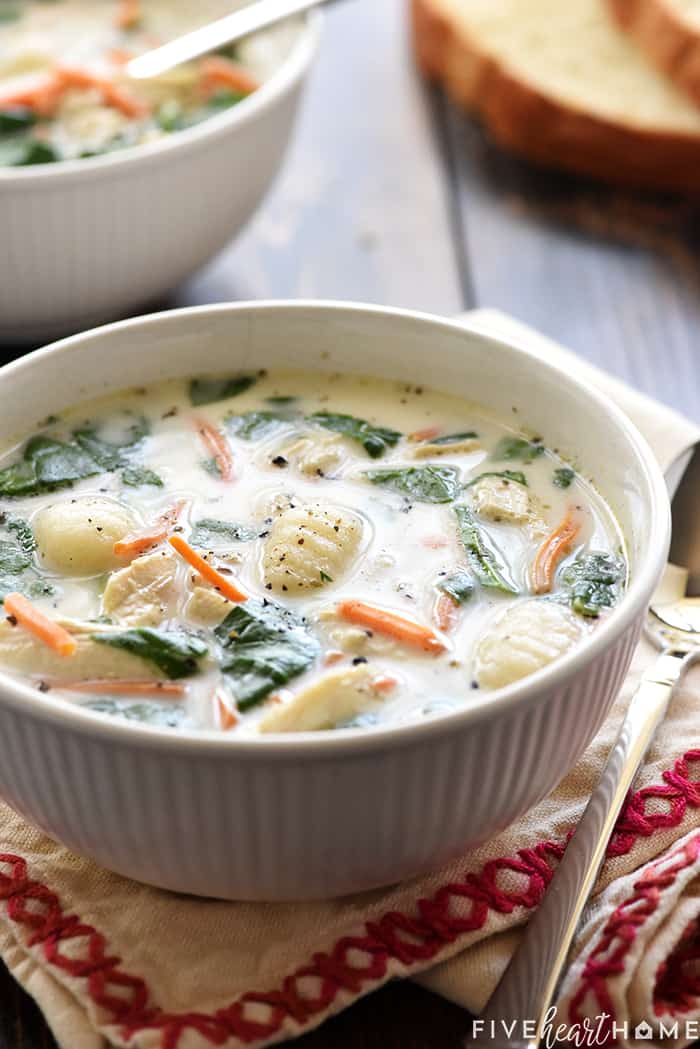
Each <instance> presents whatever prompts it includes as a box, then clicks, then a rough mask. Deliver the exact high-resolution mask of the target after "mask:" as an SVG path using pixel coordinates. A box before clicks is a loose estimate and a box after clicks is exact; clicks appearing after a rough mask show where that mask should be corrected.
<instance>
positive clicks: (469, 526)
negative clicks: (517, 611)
mask: <svg viewBox="0 0 700 1049" xmlns="http://www.w3.org/2000/svg"><path fill="white" fill-rule="evenodd" d="M454 510H455V514H456V516H457V525H458V531H459V538H460V539H461V541H462V544H463V546H464V549H465V550H466V553H467V557H468V558H469V564H470V567H471V569H472V571H473V573H474V575H475V576H476V578H477V579H478V581H479V582H480V583H481V585H482V586H488V587H493V588H494V589H495V590H502V591H503V593H505V594H517V593H518V588H517V586H515V584H514V583H513V581H512V580H511V579H510V578H509V577H508V574H507V569H506V568H505V567H504V566H503V565H502V564H501V562H500V560H499V555H498V552H497V551H496V549H495V548H494V546H493V544H492V543H491V541H490V539H489V537H488V535H487V533H486V532H485V531H484V529H483V528H481V527H480V525H479V524H477V521H476V518H475V517H474V514H473V513H472V511H471V510H470V509H469V507H467V506H463V505H460V506H455V508H454Z"/></svg>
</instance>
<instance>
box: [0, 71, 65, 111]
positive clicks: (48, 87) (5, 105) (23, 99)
mask: <svg viewBox="0 0 700 1049" xmlns="http://www.w3.org/2000/svg"><path fill="white" fill-rule="evenodd" d="M62 93H63V87H62V85H61V83H60V81H59V78H58V74H57V73H55V72H54V73H49V74H48V75H44V74H42V75H41V76H39V77H36V78H34V79H33V81H32V82H31V84H29V85H27V86H25V87H22V88H19V89H17V90H16V91H11V92H10V93H9V94H5V95H0V109H11V108H12V107H13V106H26V107H27V108H28V109H32V110H34V112H35V113H37V114H38V115H39V116H49V115H50V114H51V113H53V111H54V109H55V108H56V105H57V104H58V101H59V99H60V97H61V94H62Z"/></svg>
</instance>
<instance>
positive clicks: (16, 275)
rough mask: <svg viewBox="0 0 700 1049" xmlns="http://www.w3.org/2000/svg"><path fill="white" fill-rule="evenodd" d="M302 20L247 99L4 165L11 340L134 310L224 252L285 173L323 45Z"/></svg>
mask: <svg viewBox="0 0 700 1049" xmlns="http://www.w3.org/2000/svg"><path fill="white" fill-rule="evenodd" d="M319 31H320V16H319V14H318V13H317V12H316V13H312V14H310V15H307V16H306V18H305V19H303V20H300V28H299V32H298V36H297V38H296V40H295V41H294V43H293V44H292V46H291V50H290V51H289V53H288V54H287V57H286V58H285V59H284V60H283V61H282V62H281V64H280V67H279V69H277V71H276V72H275V73H273V74H272V75H271V76H270V77H269V79H267V80H266V81H265V82H264V83H263V84H262V86H261V87H260V88H259V89H258V90H257V91H256V92H255V93H254V94H252V95H250V96H249V97H248V98H246V99H244V100H243V101H242V102H239V103H238V105H236V106H234V107H233V108H231V109H229V110H227V111H226V112H224V113H222V114H220V115H218V116H213V117H210V118H208V119H207V120H205V121H203V122H202V123H201V124H198V125H196V126H195V127H192V128H189V129H187V130H184V131H178V132H176V133H173V134H172V135H167V136H165V137H164V138H161V139H158V140H157V141H155V142H152V143H149V144H146V145H139V146H134V147H132V148H125V149H122V150H116V151H115V152H113V153H109V154H105V155H102V156H98V157H91V158H85V159H83V160H74V161H63V162H59V163H56V164H41V165H36V166H32V167H23V168H0V245H1V250H0V343H18V344H20V343H36V342H38V341H42V340H44V341H45V340H46V339H48V338H56V337H57V336H58V335H62V334H66V333H68V332H74V331H78V330H80V329H81V328H88V327H92V326H94V325H95V324H99V323H102V322H103V321H105V320H111V319H113V318H115V317H119V316H123V315H124V314H126V313H129V312H133V311H134V309H135V308H137V307H139V306H143V305H144V304H146V303H148V302H152V301H153V300H155V299H156V298H157V297H158V296H161V295H164V294H166V293H167V292H168V291H170V290H171V289H172V288H173V287H175V286H176V285H177V284H178V283H179V282H180V281H182V280H184V279H185V278H186V277H188V276H189V275H190V274H191V273H192V272H194V270H196V269H197V268H198V267H200V266H202V265H203V264H204V263H205V262H207V261H208V260H209V259H211V258H212V257H213V256H214V255H215V254H216V253H217V252H218V251H220V250H221V249H222V248H223V247H224V246H225V245H226V243H227V242H228V241H229V240H230V239H231V237H232V236H233V235H234V234H235V233H237V232H238V231H239V230H240V228H241V227H242V226H243V225H244V224H245V222H246V221H247V220H248V219H249V218H250V217H251V215H252V214H253V212H254V211H255V209H256V208H257V206H258V204H259V203H260V201H261V200H262V198H263V196H264V195H265V193H266V192H267V190H268V188H269V187H270V184H271V182H272V180H273V178H274V176H275V175H276V174H277V171H278V169H279V168H280V165H281V163H282V159H283V156H284V153H285V150H286V147H287V144H288V141H289V139H290V136H291V132H292V128H293V125H294V118H295V115H296V111H297V107H298V104H299V100H300V96H301V89H302V86H303V83H304V80H305V77H306V74H307V72H308V70H309V67H310V65H311V62H312V59H313V57H314V55H315V52H316V48H317V45H318V39H319Z"/></svg>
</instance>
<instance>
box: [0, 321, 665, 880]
mask: <svg viewBox="0 0 700 1049" xmlns="http://www.w3.org/2000/svg"><path fill="white" fill-rule="evenodd" d="M291 362H293V363H294V364H295V365H297V366H306V367H311V368H318V369H320V370H324V371H335V370H338V369H343V370H346V371H354V372H359V373H364V374H370V375H376V376H383V377H395V378H398V379H403V380H406V381H411V382H414V383H425V384H430V385H432V386H435V387H437V388H443V389H448V390H450V391H451V392H454V393H461V394H464V395H465V396H467V397H469V398H470V399H473V400H476V401H479V402H482V403H484V404H487V405H489V406H491V407H492V408H494V409H495V410H496V411H499V412H502V413H504V414H505V413H506V412H507V413H510V411H511V408H512V407H513V406H515V407H517V408H518V409H519V416H518V418H519V419H521V421H522V422H523V424H530V425H532V426H534V427H535V428H536V429H537V430H538V432H540V433H542V434H543V436H544V437H545V439H546V440H547V442H548V443H550V444H552V445H554V446H556V447H558V448H559V449H561V450H562V451H564V452H566V451H570V452H573V451H576V452H577V453H578V455H577V459H578V462H579V463H580V465H581V468H582V469H583V471H584V472H586V473H588V474H590V475H592V476H593V477H594V478H595V480H596V482H597V483H598V486H599V488H600V490H601V491H602V493H603V494H604V496H605V497H606V498H607V499H608V501H609V503H610V504H611V505H612V507H613V509H614V510H615V512H616V514H617V516H618V519H619V521H620V523H621V525H622V527H623V529H624V531H625V534H626V538H627V541H628V545H629V554H630V560H631V567H632V581H631V585H630V588H629V590H628V592H627V594H626V595H625V597H624V599H623V600H622V602H621V603H620V605H619V607H618V608H617V609H616V610H615V611H614V612H613V613H612V615H611V616H610V617H609V618H608V619H607V620H606V621H605V622H604V623H601V624H600V626H599V627H598V629H597V630H596V631H595V632H594V634H593V636H592V637H591V638H590V639H589V640H588V641H586V642H585V643H584V644H583V645H581V646H580V647H579V648H577V649H576V650H575V651H574V652H572V653H570V654H569V655H568V656H566V657H564V658H563V659H562V660H560V661H559V662H558V663H556V664H554V665H553V666H551V667H548V668H547V669H545V670H543V671H541V672H540V673H538V674H536V675H534V676H533V677H531V678H528V679H526V680H525V681H523V682H521V683H519V684H516V685H512V686H509V687H508V688H505V689H502V690H500V691H499V692H494V693H492V694H490V695H482V696H479V697H477V698H475V697H474V694H473V693H471V692H470V693H465V706H464V709H463V710H462V711H459V712H456V713H452V714H447V715H442V716H439V717H434V718H432V719H430V720H426V721H423V722H420V723H416V724H412V725H406V726H403V727H400V728H395V729H369V730H341V731H337V732H333V733H318V734H298V735H291V736H278V737H274V736H271V737H268V738H266V739H262V740H249V741H243V740H236V739H235V737H231V736H225V737H223V736H222V735H221V734H218V733H214V732H202V733H199V734H197V733H174V732H172V731H170V732H169V731H167V730H158V729H152V728H147V727H137V726H133V725H131V724H128V723H120V722H117V721H113V720H110V719H108V718H105V717H102V716H100V715H98V714H94V713H91V712H89V711H86V710H82V709H80V708H76V707H75V706H72V705H70V704H68V703H66V702H63V701H61V700H60V699H57V698H56V697H55V696H54V695H49V696H46V695H42V694H40V693H38V692H37V691H36V690H34V689H31V688H29V687H27V686H24V685H20V684H17V683H16V682H13V681H12V680H11V679H9V678H8V677H6V676H4V675H1V674H0V794H1V795H2V796H3V797H4V798H6V799H7V800H8V801H9V802H10V803H11V804H12V805H13V806H14V807H15V808H16V809H18V810H19V811H20V812H21V813H23V814H24V815H25V816H26V817H27V818H28V819H29V820H31V821H32V822H34V823H36V824H38V825H39V826H40V827H42V828H44V829H45V830H46V831H47V832H48V833H49V834H51V835H52V836H54V837H56V838H58V839H60V840H61V841H63V842H65V843H66V844H67V845H69V846H71V847H72V848H74V849H76V850H77V851H78V852H82V853H84V854H85V855H87V856H91V857H92V858H94V859H95V860H97V861H98V862H100V863H102V864H104V865H105V866H107V867H110V868H112V869H113V870H116V871H118V872H120V873H121V874H125V875H128V876H131V877H134V878H137V879H140V880H143V881H147V882H151V883H153V884H156V885H160V886H164V887H167V888H171V889H176V890H179V891H183V892H189V893H197V894H201V895H213V896H221V897H228V898H238V899H266V900H277V899H301V898H311V897H322V896H331V895H336V894H341V893H347V892H353V891H357V890H360V889H368V888H371V887H374V886H378V885H381V884H384V883H388V882H392V881H396V880H399V879H402V878H406V877H408V876H411V875H414V874H416V873H418V872H421V871H424V870H427V869H429V868H430V867H432V866H435V865H437V864H439V863H441V862H443V861H445V860H447V859H449V858H451V857H454V856H455V855H457V854H459V853H461V852H462V851H463V850H465V849H466V848H468V847H469V846H470V845H473V844H475V843H477V842H480V841H483V840H484V839H485V838H487V837H488V836H489V835H490V834H492V833H493V832H494V831H496V830H498V829H500V828H502V827H504V826H505V825H507V824H508V823H509V822H510V821H512V820H513V819H515V818H517V817H518V816H519V815H521V814H522V813H523V812H524V811H525V810H526V809H527V808H528V807H530V806H531V805H533V804H534V803H535V802H537V801H538V800H539V799H541V798H542V797H543V796H544V795H545V794H546V793H547V792H548V791H549V790H551V789H552V787H553V786H554V785H555V784H556V783H557V782H558V781H559V780H560V779H561V778H562V777H563V776H564V775H565V773H566V772H567V771H568V769H569V768H570V767H571V765H572V764H573V763H574V762H575V761H576V759H577V758H578V756H579V755H580V754H581V752H582V751H583V749H584V748H585V746H586V745H587V743H588V742H589V741H590V740H591V738H592V736H593V735H594V733H595V732H596V730H597V728H598V727H599V725H600V724H601V722H602V720H603V718H604V717H605V715H606V713H607V711H608V710H609V708H610V705H611V703H612V701H613V698H614V696H615V694H616V692H617V690H618V688H619V686H620V684H621V682H622V680H623V677H624V675H625V673H626V670H627V668H628V665H629V662H630V659H631V656H632V652H633V649H634V646H635V643H636V640H637V636H638V633H639V630H640V627H641V622H642V618H643V615H644V612H645V607H646V604H647V602H648V600H649V598H650V596H651V593H652V591H653V588H654V585H655V583H656V580H657V578H658V576H659V574H660V572H661V569H662V567H663V564H664V562H665V559H666V555H667V548H668V536H669V511H668V500H667V497H666V491H665V487H664V483H663V478H662V477H661V475H660V473H659V470H658V467H657V466H656V463H655V461H654V459H653V456H652V454H651V452H650V451H649V449H648V448H647V446H646V445H645V443H644V441H643V440H642V438H641V437H640V436H639V434H638V433H637V432H636V430H635V429H634V428H633V427H632V425H631V424H630V423H629V422H628V421H627V420H626V419H625V417H624V416H622V414H621V413H620V412H619V411H618V410H617V409H616V408H615V407H614V406H613V405H612V404H611V403H609V402H608V401H606V400H605V399H604V398H602V397H601V396H600V395H599V394H597V393H595V392H593V391H592V390H588V389H585V388H584V387H582V386H580V385H579V384H578V383H577V382H575V381H574V380H573V379H571V378H570V377H569V376H567V375H565V374H564V373H562V372H560V371H559V370H557V369H555V368H553V367H549V366H545V365H543V364H542V363H541V362H540V361H538V360H537V359H536V358H535V357H532V356H531V355H530V354H528V353H527V351H525V350H523V349H518V348H515V347H513V346H509V345H507V344H505V343H503V342H501V341H499V340H497V339H495V338H491V337H487V336H484V335H481V334H476V333H473V332H469V331H465V330H464V329H463V328H462V327H460V326H459V325H457V324H453V323H450V322H447V321H440V320H437V319H434V318H430V317H425V316H421V315H417V314H410V313H405V312H400V311H390V310H381V309H375V308H371V307H360V306H352V305H341V304H338V305H334V304H323V305H321V304H313V303H294V304H285V303H277V304H275V303H268V304H254V305H250V304H242V305H225V306H211V307H204V308H201V309H195V310H183V311H178V312H176V313H169V314H161V315H156V316H152V317H147V318H142V319H138V320H135V321H126V322H123V323H121V324H117V325H112V326H110V327H108V328H104V329H102V330H97V331H94V332H90V333H87V334H85V335H80V336H76V337H74V338H72V339H67V340H65V341H64V342H62V343H58V344H56V345H55V346H53V347H49V348H48V349H46V350H43V351H38V352H37V353H34V354H32V355H30V356H29V357H26V358H24V359H23V360H21V361H19V362H16V363H14V364H12V365H9V366H8V367H6V368H4V369H2V370H1V371H0V396H2V399H3V407H4V410H3V413H2V416H0V441H1V440H5V439H7V438H10V437H12V436H15V435H16V434H17V432H21V431H23V430H24V431H26V429H27V428H28V426H30V425H31V422H32V421H38V420H40V419H41V418H43V417H45V416H46V415H47V414H49V413H50V412H52V411H54V412H60V411H61V410H62V409H64V408H66V407H68V406H69V405H70V404H72V403H75V401H76V400H78V399H82V398H83V397H91V396H94V395H96V394H98V393H102V392H104V391H105V390H110V389H111V390H114V389H118V388H120V387H123V386H127V385H129V384H134V383H144V382H149V381H153V380H156V379H158V378H162V377H166V376H168V377H174V376H184V375H188V374H191V373H192V372H194V371H197V372H202V371H204V370H211V371H221V370H232V369H236V368H239V367H240V368H248V367H251V366H256V367H261V366H269V367H276V366H281V365H287V366H289V364H290V363H291ZM28 406H30V408H31V413H32V414H33V415H34V420H32V419H29V418H28Z"/></svg>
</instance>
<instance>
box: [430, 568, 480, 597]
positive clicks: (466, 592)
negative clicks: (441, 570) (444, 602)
mask: <svg viewBox="0 0 700 1049" xmlns="http://www.w3.org/2000/svg"><path fill="white" fill-rule="evenodd" d="M437 588H438V590H442V592H443V593H445V594H449V595H450V597H451V598H452V599H453V601H455V602H456V603H457V604H458V605H463V604H464V602H465V601H468V600H469V598H470V597H471V596H472V594H473V593H474V580H473V579H472V577H471V575H470V574H469V572H465V571H463V570H461V569H459V570H458V571H456V572H452V573H451V574H450V575H448V576H444V577H443V578H442V579H440V580H439V582H438V584H437Z"/></svg>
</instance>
